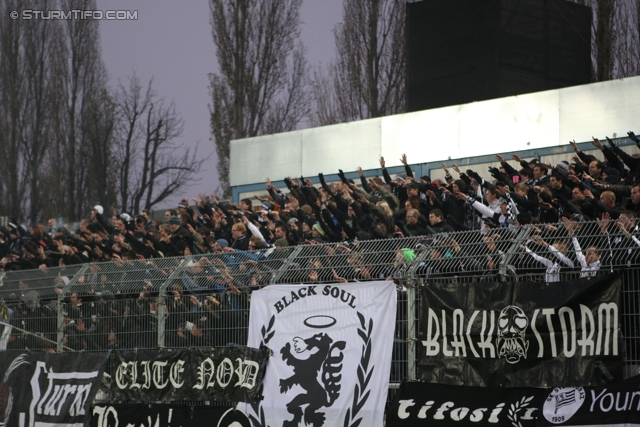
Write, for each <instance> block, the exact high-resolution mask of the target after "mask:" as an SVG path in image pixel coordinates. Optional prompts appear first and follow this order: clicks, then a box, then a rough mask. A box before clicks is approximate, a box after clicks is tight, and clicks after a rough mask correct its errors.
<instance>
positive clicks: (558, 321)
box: [417, 275, 635, 387]
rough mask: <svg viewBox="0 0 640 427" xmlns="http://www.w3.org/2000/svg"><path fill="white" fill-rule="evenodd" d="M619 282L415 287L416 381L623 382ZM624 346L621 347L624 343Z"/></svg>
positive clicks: (509, 383)
mask: <svg viewBox="0 0 640 427" xmlns="http://www.w3.org/2000/svg"><path fill="white" fill-rule="evenodd" d="M620 290H621V281H620V280H619V278H618V277H617V276H616V275H606V276H599V277H595V278H582V279H575V280H572V281H570V282H555V283H543V282H517V283H482V282H480V283H464V282H456V283H454V282H451V283H442V284H431V285H429V286H425V287H423V288H422V290H421V303H420V325H419V331H418V337H417V338H418V349H417V352H418V378H419V379H420V380H423V381H427V382H435V383H442V384H451V385H473V386H482V387H490V386H491V387H527V386H529V387H530V386H534V387H544V386H547V385H549V384H562V385H564V386H598V385H603V384H607V383H610V382H612V381H615V380H621V379H622V360H623V357H624V356H625V355H626V354H625V351H626V350H625V349H626V348H630V347H634V348H635V344H634V343H631V342H629V343H626V342H625V338H624V336H625V335H626V336H634V335H633V334H631V335H630V334H629V333H628V331H627V334H623V332H625V331H621V325H622V323H621V321H620V319H621V315H622V307H621V306H620ZM625 344H626V345H625Z"/></svg>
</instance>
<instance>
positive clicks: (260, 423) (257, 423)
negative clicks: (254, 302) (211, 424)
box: [248, 314, 276, 427]
mask: <svg viewBox="0 0 640 427" xmlns="http://www.w3.org/2000/svg"><path fill="white" fill-rule="evenodd" d="M275 323H276V315H275V314H274V315H273V316H271V319H269V325H267V327H266V328H265V327H264V325H262V329H261V330H260V333H261V334H262V342H261V343H260V347H264V346H266V345H267V344H269V341H271V338H273V335H274V334H275V333H276V331H275V330H272V329H273V325H274V324H275ZM263 389H264V384H260V389H259V390H258V394H262V391H263ZM251 409H253V412H254V413H256V414H258V416H259V417H260V419H259V420H258V419H257V418H255V417H254V416H253V415H250V414H248V415H249V418H251V422H252V423H253V425H254V427H269V426H268V425H267V424H266V422H265V419H264V409H263V408H262V402H260V403H252V404H251Z"/></svg>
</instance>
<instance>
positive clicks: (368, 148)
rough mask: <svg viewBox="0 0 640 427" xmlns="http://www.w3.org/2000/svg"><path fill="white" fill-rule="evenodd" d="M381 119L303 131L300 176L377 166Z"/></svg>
mask: <svg viewBox="0 0 640 427" xmlns="http://www.w3.org/2000/svg"><path fill="white" fill-rule="evenodd" d="M379 158H380V119H370V120H362V121H358V122H351V123H341V124H338V125H332V126H324V127H320V128H311V129H305V130H304V131H303V134H302V172H303V173H302V174H303V175H304V176H305V177H307V176H312V175H317V174H318V173H320V172H323V173H327V174H329V173H337V172H338V169H342V170H344V171H354V170H355V169H356V168H357V167H358V166H360V167H362V168H363V169H373V168H376V167H379V166H380V165H379V163H378V159H379Z"/></svg>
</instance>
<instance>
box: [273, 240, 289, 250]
mask: <svg viewBox="0 0 640 427" xmlns="http://www.w3.org/2000/svg"><path fill="white" fill-rule="evenodd" d="M273 244H274V245H275V246H276V247H278V248H285V247H287V246H289V242H288V241H287V239H278V240H276V241H275V242H274V243H273Z"/></svg>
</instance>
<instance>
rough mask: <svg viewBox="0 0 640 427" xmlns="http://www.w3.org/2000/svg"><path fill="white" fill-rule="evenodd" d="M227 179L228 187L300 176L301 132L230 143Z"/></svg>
mask: <svg viewBox="0 0 640 427" xmlns="http://www.w3.org/2000/svg"><path fill="white" fill-rule="evenodd" d="M230 157H231V162H230V163H231V164H230V171H229V182H230V183H231V185H232V186H236V185H245V184H255V183H258V182H264V181H265V179H266V178H271V179H272V180H274V181H275V180H281V179H283V178H284V177H286V176H288V175H291V176H300V175H301V173H302V168H301V164H300V158H301V157H302V131H294V132H287V133H280V134H276V135H267V136H260V137H256V138H247V139H239V140H237V141H233V142H231V154H230Z"/></svg>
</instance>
